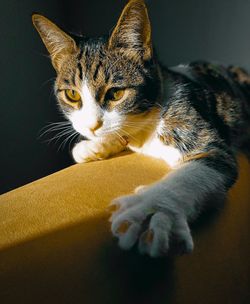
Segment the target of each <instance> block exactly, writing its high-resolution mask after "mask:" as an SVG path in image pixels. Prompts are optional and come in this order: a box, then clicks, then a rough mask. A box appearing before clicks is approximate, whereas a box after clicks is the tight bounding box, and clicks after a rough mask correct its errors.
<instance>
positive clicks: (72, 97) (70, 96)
mask: <svg viewBox="0 0 250 304" xmlns="http://www.w3.org/2000/svg"><path fill="white" fill-rule="evenodd" d="M65 94H66V96H67V97H68V99H69V100H70V101H71V102H77V101H79V100H80V99H81V96H80V94H79V93H78V92H76V91H75V90H65Z"/></svg>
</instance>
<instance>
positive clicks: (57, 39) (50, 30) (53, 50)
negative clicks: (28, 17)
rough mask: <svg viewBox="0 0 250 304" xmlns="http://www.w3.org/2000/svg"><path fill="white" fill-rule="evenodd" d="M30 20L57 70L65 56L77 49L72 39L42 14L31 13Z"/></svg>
mask: <svg viewBox="0 0 250 304" xmlns="http://www.w3.org/2000/svg"><path fill="white" fill-rule="evenodd" d="M32 22H33V25H34V26H35V28H36V29H37V31H38V33H39V35H40V36H41V38H42V41H43V43H44V44H45V46H46V48H47V50H48V52H49V53H50V57H51V61H52V64H53V66H54V68H55V69H56V70H57V71H58V70H59V69H60V65H61V62H62V61H63V59H64V58H65V56H67V55H69V54H72V53H73V52H74V51H76V50H77V46H76V43H75V41H74V39H73V38H71V37H70V36H69V35H68V34H66V33H65V32H64V31H63V30H61V29H60V28H59V27H58V26H56V25H55V24H54V23H53V22H51V21H50V20H49V19H47V18H46V17H44V16H42V15H39V14H33V15H32Z"/></svg>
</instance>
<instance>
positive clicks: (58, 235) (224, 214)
mask: <svg viewBox="0 0 250 304" xmlns="http://www.w3.org/2000/svg"><path fill="white" fill-rule="evenodd" d="M240 165H241V174H240V179H239V181H238V183H237V184H236V186H234V188H233V189H232V190H231V191H230V194H229V198H228V201H227V203H226V205H225V207H224V209H223V210H222V211H221V212H220V213H219V214H216V215H211V216H209V217H208V216H207V217H205V218H206V221H205V222H204V223H201V224H200V225H199V227H197V228H196V229H194V233H193V236H194V243H195V250H194V253H193V254H192V255H190V256H183V257H177V258H175V259H169V258H167V259H166V258H164V259H160V260H154V259H150V258H147V257H142V256H139V255H138V254H137V253H136V250H133V251H130V252H123V251H121V250H120V249H119V248H118V247H117V246H116V241H115V240H114V239H113V238H112V236H111V233H110V227H109V222H108V217H109V214H108V212H107V211H106V206H107V205H108V204H109V202H110V201H111V200H112V199H113V198H115V197H117V196H119V195H122V194H126V193H130V192H132V191H133V189H134V188H135V187H137V186H139V185H141V184H149V183H152V182H154V181H156V180H157V179H159V178H161V177H162V176H164V175H165V173H166V172H167V167H166V165H165V164H164V163H163V162H162V161H160V160H155V159H151V158H147V157H144V156H141V155H136V154H128V155H127V154H125V155H121V156H120V157H116V158H112V159H109V160H105V161H100V162H93V163H87V164H81V165H74V166H72V167H70V168H67V169H65V170H62V171H60V172H57V173H55V174H52V175H50V176H48V177H45V178H43V179H40V180H38V181H35V182H33V183H31V184H28V185H26V186H24V187H21V188H19V189H16V190H14V191H11V192H9V193H6V194H4V195H1V196H0V303H3V304H5V303H84V304H87V303H94V304H95V303H115V304H116V303H117V304H118V303H119V304H120V303H128V304H129V303H143V304H145V303H156V304H157V303H185V304H186V303H204V304H206V303H247V301H246V300H248V298H247V297H248V294H247V291H248V279H249V269H248V266H249V262H248V260H249V254H250V251H249V249H250V248H249V222H250V220H249V210H250V204H249V203H250V184H249V181H250V165H249V163H248V162H247V160H246V159H245V158H244V157H241V158H240Z"/></svg>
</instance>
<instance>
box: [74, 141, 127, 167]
mask: <svg viewBox="0 0 250 304" xmlns="http://www.w3.org/2000/svg"><path fill="white" fill-rule="evenodd" d="M125 149H126V142H122V141H120V140H118V139H113V140H112V139H111V140H110V139H109V140H105V141H104V140H95V141H92V140H83V141H80V142H79V143H77V144H76V145H75V146H74V148H73V150H72V156H73V158H74V160H75V161H76V162H77V163H85V162H90V161H96V160H101V159H106V158H108V157H110V156H112V155H115V154H117V153H119V152H121V151H123V150H125Z"/></svg>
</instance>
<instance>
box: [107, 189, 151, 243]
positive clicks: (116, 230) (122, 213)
mask: <svg viewBox="0 0 250 304" xmlns="http://www.w3.org/2000/svg"><path fill="white" fill-rule="evenodd" d="M113 205H116V206H118V210H116V211H115V212H113V214H112V216H111V218H110V221H111V231H112V233H113V235H114V236H115V237H117V238H118V242H119V246H120V247H121V248H123V249H130V248H131V247H132V246H133V245H134V244H135V243H136V241H137V240H138V237H139V234H140V233H141V225H142V223H143V222H144V220H145V219H146V218H147V216H148V214H149V212H150V210H149V209H147V208H142V206H141V204H140V197H139V196H136V195H129V196H124V197H120V198H118V199H116V200H114V201H113Z"/></svg>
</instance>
